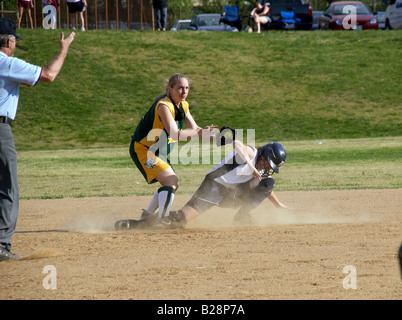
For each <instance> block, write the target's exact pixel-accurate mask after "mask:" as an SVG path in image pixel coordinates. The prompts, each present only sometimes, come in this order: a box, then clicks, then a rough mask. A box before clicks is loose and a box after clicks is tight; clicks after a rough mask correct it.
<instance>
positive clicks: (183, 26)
mask: <svg viewBox="0 0 402 320" xmlns="http://www.w3.org/2000/svg"><path fill="white" fill-rule="evenodd" d="M190 23H191V20H177V21H176V22H175V23H174V24H173V27H172V28H171V29H170V31H179V30H189V29H190Z"/></svg>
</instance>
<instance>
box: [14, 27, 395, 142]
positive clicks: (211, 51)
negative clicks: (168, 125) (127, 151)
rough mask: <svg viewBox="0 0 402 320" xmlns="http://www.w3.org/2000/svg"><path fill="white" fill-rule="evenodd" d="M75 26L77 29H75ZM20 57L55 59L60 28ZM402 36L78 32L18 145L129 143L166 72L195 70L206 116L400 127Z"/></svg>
mask: <svg viewBox="0 0 402 320" xmlns="http://www.w3.org/2000/svg"><path fill="white" fill-rule="evenodd" d="M65 32H66V34H68V33H69V31H65ZM20 33H21V36H22V37H23V38H24V40H23V41H20V42H19V47H20V49H17V52H16V56H18V57H21V58H23V59H26V60H28V61H30V62H32V63H34V64H38V65H41V66H44V65H46V64H47V63H48V62H49V61H50V60H51V59H52V57H53V56H54V55H55V53H56V52H57V50H58V37H59V31H57V30H56V31H55V30H34V31H32V30H25V29H21V32H20ZM401 44H402V33H401V32H398V31H386V32H383V31H379V32H366V31H365V32H274V31H273V32H268V33H264V34H262V35H257V34H247V33H242V32H240V33H223V32H222V33H219V32H216V33H215V32H200V33H198V32H165V33H156V32H155V33H153V32H148V31H144V32H139V31H115V30H114V31H88V32H85V33H82V32H79V33H78V34H77V36H76V40H75V41H74V42H73V44H72V46H71V50H70V52H69V55H68V58H67V60H66V62H65V65H64V67H63V70H62V71H61V73H60V75H59V76H58V78H57V79H56V81H55V82H54V83H52V84H43V83H39V84H38V85H37V86H36V87H34V88H26V87H22V88H21V94H20V104H19V109H18V115H17V121H16V122H15V130H14V137H15V142H16V145H17V149H18V150H38V149H42V150H46V149H66V148H75V147H95V146H115V145H125V144H127V143H128V141H129V140H130V136H131V134H132V132H133V131H134V129H135V127H136V125H137V123H138V121H139V119H140V117H141V116H142V115H143V114H144V113H145V111H146V110H147V109H148V108H149V107H150V105H151V102H152V99H153V98H154V97H155V96H157V95H158V94H159V93H161V92H162V90H163V86H164V80H165V79H166V78H168V77H169V76H170V75H171V74H173V73H175V72H181V73H184V74H186V75H188V76H189V77H190V78H191V79H192V85H191V91H190V95H189V98H188V101H189V102H190V108H191V111H192V113H193V115H194V117H195V118H196V120H197V122H198V123H199V124H200V125H208V124H211V123H214V124H218V125H220V126H222V125H230V126H233V127H236V128H241V129H244V130H245V129H255V130H256V136H257V137H258V139H260V140H261V141H271V140H279V141H284V140H287V141H292V140H293V141H295V140H308V139H340V138H342V139H343V138H362V137H386V136H400V135H402V133H401V123H402V113H401V110H402V105H401V101H402V90H399V83H400V80H401V73H400V70H402V63H401V60H400V56H401V54H402V45H401Z"/></svg>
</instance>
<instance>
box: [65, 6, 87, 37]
mask: <svg viewBox="0 0 402 320" xmlns="http://www.w3.org/2000/svg"><path fill="white" fill-rule="evenodd" d="M67 5H68V12H69V13H70V21H71V26H72V28H73V30H75V26H76V18H75V15H76V12H78V14H79V19H80V21H81V31H85V19H84V12H85V10H86V6H87V1H86V0H67ZM77 27H78V25H77Z"/></svg>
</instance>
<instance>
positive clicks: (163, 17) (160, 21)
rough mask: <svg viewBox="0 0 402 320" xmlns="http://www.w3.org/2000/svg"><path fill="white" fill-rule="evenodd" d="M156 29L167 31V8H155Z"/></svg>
mask: <svg viewBox="0 0 402 320" xmlns="http://www.w3.org/2000/svg"><path fill="white" fill-rule="evenodd" d="M154 18H155V28H156V29H166V21H167V8H162V9H158V8H154Z"/></svg>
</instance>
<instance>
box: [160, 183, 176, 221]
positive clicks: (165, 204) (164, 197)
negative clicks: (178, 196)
mask: <svg viewBox="0 0 402 320" xmlns="http://www.w3.org/2000/svg"><path fill="white" fill-rule="evenodd" d="M175 192H176V190H175V189H174V188H173V187H170V186H165V187H161V188H159V189H158V193H159V196H158V199H159V214H158V216H159V218H163V217H168V216H169V213H170V208H171V207H172V203H173V199H174V194H175Z"/></svg>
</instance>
